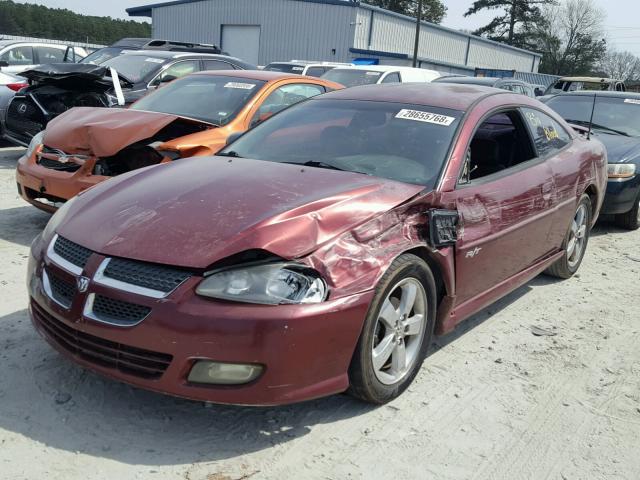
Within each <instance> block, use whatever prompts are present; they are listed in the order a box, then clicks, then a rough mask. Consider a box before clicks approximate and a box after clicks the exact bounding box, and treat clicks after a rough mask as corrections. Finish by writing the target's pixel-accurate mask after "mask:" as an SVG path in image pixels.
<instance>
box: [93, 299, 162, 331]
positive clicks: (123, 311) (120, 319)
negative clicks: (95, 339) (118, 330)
mask: <svg viewBox="0 0 640 480" xmlns="http://www.w3.org/2000/svg"><path fill="white" fill-rule="evenodd" d="M90 308H91V309H90V310H89V311H88V312H87V315H88V316H89V317H91V318H94V319H95V320H99V321H101V322H106V323H111V324H114V325H119V326H123V327H126V326H133V325H136V324H137V323H140V322H141V321H142V320H144V318H145V317H146V316H147V315H149V312H151V309H150V308H149V307H145V306H143V305H136V304H135V303H129V302H124V301H122V300H116V299H114V298H109V297H105V296H103V295H96V296H95V297H94V298H93V305H91V307H90Z"/></svg>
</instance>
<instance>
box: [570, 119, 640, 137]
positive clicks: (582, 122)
mask: <svg viewBox="0 0 640 480" xmlns="http://www.w3.org/2000/svg"><path fill="white" fill-rule="evenodd" d="M567 122H569V123H575V124H576V125H580V126H583V127H588V126H589V124H590V122H588V121H586V120H567ZM591 128H595V129H596V130H603V131H605V132H611V133H614V134H616V135H622V136H624V137H630V136H631V135H629V134H628V133H626V132H623V131H620V130H615V129H613V128H609V127H605V126H604V125H599V124H597V123H591Z"/></svg>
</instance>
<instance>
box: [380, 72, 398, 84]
mask: <svg viewBox="0 0 640 480" xmlns="http://www.w3.org/2000/svg"><path fill="white" fill-rule="evenodd" d="M380 83H400V74H399V73H398V72H392V73H390V74H389V75H387V76H386V77H384V80H382V82H380Z"/></svg>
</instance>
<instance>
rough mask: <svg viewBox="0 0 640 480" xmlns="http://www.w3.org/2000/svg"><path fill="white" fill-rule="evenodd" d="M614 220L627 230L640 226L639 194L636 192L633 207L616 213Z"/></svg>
mask: <svg viewBox="0 0 640 480" xmlns="http://www.w3.org/2000/svg"><path fill="white" fill-rule="evenodd" d="M615 222H616V225H618V226H619V227H621V228H625V229H627V230H637V229H638V228H640V194H638V198H636V202H635V204H634V205H633V208H632V209H631V210H629V211H628V212H627V213H621V214H620V215H616V217H615Z"/></svg>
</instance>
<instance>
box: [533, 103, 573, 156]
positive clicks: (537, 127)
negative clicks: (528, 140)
mask: <svg viewBox="0 0 640 480" xmlns="http://www.w3.org/2000/svg"><path fill="white" fill-rule="evenodd" d="M522 112H523V113H524V117H525V119H526V121H527V125H528V126H529V130H530V131H531V135H532V136H533V142H534V144H535V146H536V150H537V151H538V156H539V157H544V156H547V155H552V154H553V153H555V152H557V151H558V150H561V149H563V148H564V147H565V146H567V145H568V144H569V143H570V142H571V137H570V136H569V134H568V133H567V131H566V130H565V129H564V128H563V127H562V126H561V125H560V124H559V123H558V122H556V121H555V120H554V119H553V118H551V117H550V116H549V115H547V114H545V113H542V112H540V111H538V110H533V109H531V108H523V109H522Z"/></svg>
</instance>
